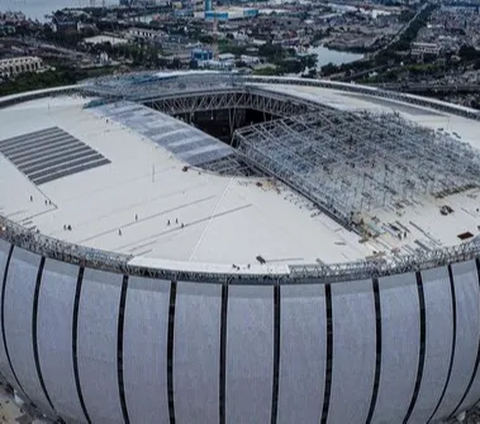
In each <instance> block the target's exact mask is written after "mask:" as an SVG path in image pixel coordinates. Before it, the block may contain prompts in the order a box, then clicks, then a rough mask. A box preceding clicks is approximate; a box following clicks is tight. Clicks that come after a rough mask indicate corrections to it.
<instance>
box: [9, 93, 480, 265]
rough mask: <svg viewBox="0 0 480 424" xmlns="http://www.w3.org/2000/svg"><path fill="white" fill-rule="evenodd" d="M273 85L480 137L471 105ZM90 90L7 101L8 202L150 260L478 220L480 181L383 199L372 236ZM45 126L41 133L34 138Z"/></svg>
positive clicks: (160, 118)
mask: <svg viewBox="0 0 480 424" xmlns="http://www.w3.org/2000/svg"><path fill="white" fill-rule="evenodd" d="M263 87H264V88H266V89H268V90H275V91H277V92H278V91H280V92H288V93H294V94H295V95H296V96H301V97H304V98H307V99H309V100H313V101H318V102H321V103H324V104H327V105H330V106H332V107H335V108H338V109H342V110H369V111H375V112H385V111H391V110H394V111H397V112H399V113H400V114H401V115H402V116H403V117H405V118H407V119H409V120H411V121H413V122H416V123H418V124H421V125H422V126H426V127H429V128H432V129H434V130H435V131H438V132H448V133H450V134H455V137H456V138H458V140H459V143H460V142H468V143H470V144H471V145H473V146H475V147H476V148H479V147H480V142H479V141H478V138H477V134H478V131H479V129H480V122H476V121H473V120H469V119H466V118H463V117H460V116H456V115H449V114H447V113H444V112H439V111H437V110H429V109H426V108H423V107H417V106H414V105H411V104H406V103H399V102H395V101H393V100H386V99H379V98H374V97H370V96H366V95H360V94H358V93H347V92H345V91H337V90H333V89H327V88H320V87H306V86H305V87H304V86H292V85H288V86H287V85H285V86H282V85H270V84H263ZM87 102H88V99H83V98H79V97H75V96H63V97H59V96H57V97H49V98H43V99H39V100H33V101H29V102H26V103H20V104H18V105H15V106H11V107H8V108H5V109H2V110H0V126H1V128H2V135H1V137H0V138H1V140H0V151H2V146H3V154H0V184H1V186H0V214H2V215H4V216H6V217H8V218H10V219H12V220H14V221H16V222H18V223H20V224H22V225H24V226H25V227H28V228H32V229H35V230H37V229H38V230H39V231H40V232H42V233H44V234H47V235H50V236H53V237H56V238H59V239H63V240H66V241H71V242H75V243H79V244H82V245H86V246H91V247H97V248H101V249H105V250H110V251H116V252H121V253H127V254H131V255H134V256H135V257H136V259H135V260H136V262H137V263H139V264H144V263H146V262H148V261H149V260H150V259H149V258H157V259H164V260H171V261H173V262H175V261H187V262H192V263H220V264H232V265H233V264H244V265H247V264H252V266H254V264H256V263H257V259H256V258H257V257H258V256H261V257H262V258H264V259H265V260H266V261H267V264H268V265H272V266H281V265H282V264H314V263H327V264H330V263H338V262H347V261H355V260H359V259H363V258H366V257H372V256H375V255H377V256H378V255H382V254H384V255H390V254H392V253H414V252H415V251H416V250H417V249H424V250H429V249H435V248H438V247H442V246H450V245H454V244H458V243H460V242H462V240H467V239H469V238H471V237H473V236H476V235H477V234H478V233H479V229H478V227H477V222H478V218H479V217H480V212H479V210H480V200H479V199H478V194H479V193H480V190H479V189H477V188H472V189H468V190H465V191H461V192H458V193H454V194H451V195H448V196H446V197H443V198H441V199H435V198H433V197H428V196H427V197H425V198H424V199H423V200H422V201H421V202H417V203H412V204H410V205H408V206H407V207H402V208H401V209H395V208H385V209H383V210H380V211H378V213H377V214H376V215H375V216H370V217H369V218H368V222H367V223H366V225H368V226H369V228H370V230H371V233H372V237H371V238H369V239H368V240H365V239H361V238H360V236H358V235H357V234H355V233H353V232H351V231H349V230H347V229H345V228H344V227H342V226H341V225H340V224H338V223H337V222H335V221H333V220H332V219H331V218H329V217H328V216H326V215H325V214H323V213H321V212H320V211H319V210H318V209H317V208H315V207H314V206H313V205H312V204H311V203H310V202H308V201H307V200H305V199H304V198H303V197H301V196H300V195H298V194H296V193H295V192H293V191H292V190H291V189H289V188H287V187H286V186H285V185H283V184H281V183H280V182H278V181H273V180H271V179H267V178H257V177H250V178H246V177H231V176H220V175H216V174H214V173H211V172H208V171H203V170H200V169H197V168H186V167H185V165H192V166H198V165H201V162H202V161H208V160H211V158H212V157H213V156H211V155H217V154H218V155H229V154H230V152H231V149H230V148H229V147H228V146H226V145H224V144H221V143H219V142H218V141H217V140H215V139H213V138H212V137H209V136H206V135H205V134H204V133H201V132H200V131H198V130H196V129H194V128H192V127H190V126H188V125H187V124H184V123H182V122H180V121H177V120H175V119H173V118H171V117H168V116H166V115H163V114H160V113H159V112H152V111H151V110H150V109H148V108H145V107H142V106H138V105H132V104H130V103H128V102H120V103H116V104H115V106H113V105H108V106H100V107H97V108H85V107H84V106H85V104H86V103H87ZM122 108H123V109H122ZM122 110H123V111H124V112H128V113H127V114H126V115H122V113H121V111H122ZM132 111H134V113H132ZM149 121H150V122H151V125H152V127H150V128H147V127H148V125H150V124H148V122H149ZM36 131H43V132H42V133H40V136H41V145H39V142H36V143H32V142H31V139H30V138H29V134H31V133H33V132H36ZM38 136H39V134H37V135H36V137H37V138H38ZM14 137H18V138H17V139H14ZM162 140H163V141H162ZM165 140H167V141H165ZM16 141H20V142H21V143H23V144H22V145H21V146H20V145H19V144H16ZM197 142H198V143H197ZM59 146H60V147H61V148H63V147H62V146H64V147H65V146H66V147H65V149H66V150H65V152H68V154H67V153H65V154H62V153H61V152H62V150H61V149H60V150H59V149H58V147H59ZM182 146H183V147H182ZM7 157H9V158H10V159H7ZM57 177H58V178H57ZM445 207H447V209H445ZM442 208H443V209H442ZM440 210H443V211H446V212H447V213H446V214H445V215H444V214H442V213H441V212H440ZM177 220H178V222H177ZM69 227H71V230H69V229H68V228H69ZM469 234H470V235H469Z"/></svg>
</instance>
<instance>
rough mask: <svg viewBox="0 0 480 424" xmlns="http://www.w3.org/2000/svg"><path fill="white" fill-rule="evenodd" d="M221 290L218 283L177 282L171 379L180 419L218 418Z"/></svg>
mask: <svg viewBox="0 0 480 424" xmlns="http://www.w3.org/2000/svg"><path fill="white" fill-rule="evenodd" d="M221 290H222V286H221V285H219V284H198V283H197V284H196V283H187V282H185V283H181V282H179V283H178V284H177V299H176V300H177V303H176V307H175V333H174V334H175V338H174V357H173V382H174V394H175V418H176V420H177V421H178V422H179V423H191V422H195V423H198V424H202V423H204V424H210V423H216V422H218V415H219V404H218V403H219V368H220V315H221ZM200 388H201V389H200ZM234 402H235V400H234Z"/></svg>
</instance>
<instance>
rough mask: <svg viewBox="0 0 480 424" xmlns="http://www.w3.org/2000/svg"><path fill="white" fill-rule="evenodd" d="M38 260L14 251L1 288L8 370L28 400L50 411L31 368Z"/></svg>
mask: <svg viewBox="0 0 480 424" xmlns="http://www.w3.org/2000/svg"><path fill="white" fill-rule="evenodd" d="M39 264H40V256H38V255H35V254H33V253H30V252H27V251H26V250H23V249H18V248H15V249H14V251H13V256H12V260H11V262H10V268H9V270H8V278H7V282H6V284H7V285H6V288H5V336H6V340H7V346H8V351H9V354H10V360H11V362H12V367H13V369H14V371H15V373H16V375H17V378H18V380H19V382H20V384H21V385H22V387H23V389H24V390H25V392H26V394H27V395H28V397H29V398H30V399H31V400H32V401H33V402H34V403H35V404H37V405H38V406H41V407H42V408H44V409H45V410H47V411H48V410H50V407H49V405H48V401H47V399H46V397H45V395H44V393H43V390H42V387H41V385H40V381H39V379H38V373H37V369H36V367H35V358H34V354H33V341H32V313H33V299H34V292H35V284H36V281H37V274H38V267H39Z"/></svg>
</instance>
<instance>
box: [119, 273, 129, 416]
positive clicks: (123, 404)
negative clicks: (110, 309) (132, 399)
mask: <svg viewBox="0 0 480 424" xmlns="http://www.w3.org/2000/svg"><path fill="white" fill-rule="evenodd" d="M127 291H128V275H124V276H123V282H122V291H121V293H120V305H119V307H118V328H117V378H118V393H119V396H120V405H121V407H122V414H123V420H124V421H125V424H129V423H130V418H129V416H128V409H127V401H126V399H125V387H124V384H123V328H124V323H125V305H126V302H127Z"/></svg>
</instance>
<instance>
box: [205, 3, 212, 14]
mask: <svg viewBox="0 0 480 424" xmlns="http://www.w3.org/2000/svg"><path fill="white" fill-rule="evenodd" d="M212 10H213V5H212V0H205V12H211V11H212Z"/></svg>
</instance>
